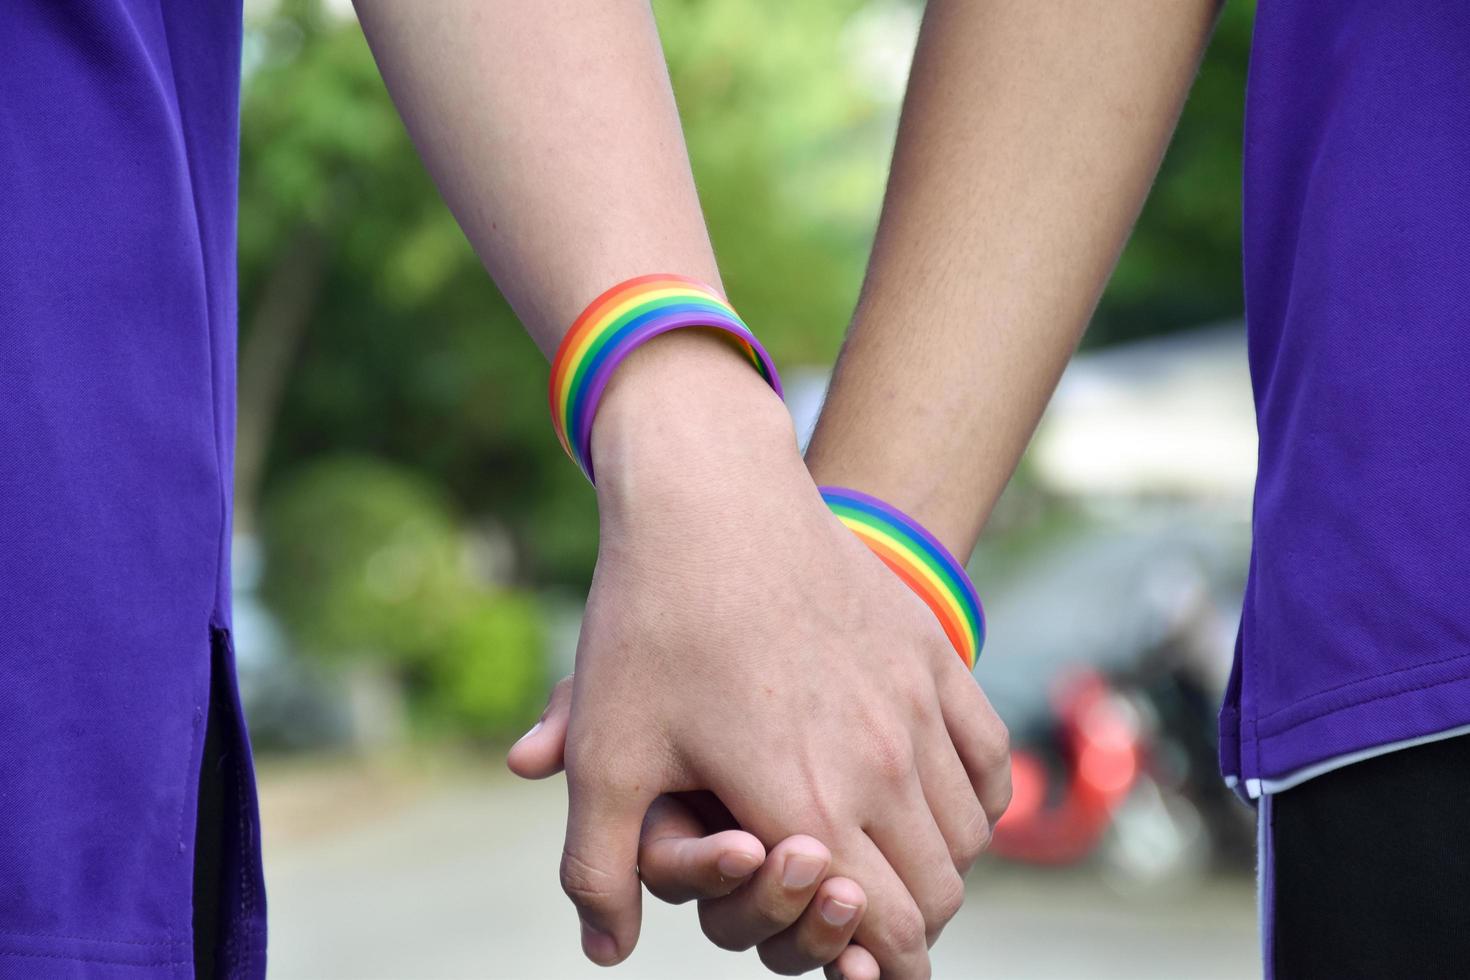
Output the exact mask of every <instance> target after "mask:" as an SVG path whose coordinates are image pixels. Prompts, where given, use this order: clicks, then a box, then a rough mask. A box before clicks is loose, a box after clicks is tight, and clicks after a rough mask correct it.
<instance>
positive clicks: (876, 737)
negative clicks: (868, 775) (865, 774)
mask: <svg viewBox="0 0 1470 980" xmlns="http://www.w3.org/2000/svg"><path fill="white" fill-rule="evenodd" d="M868 752H869V755H868V759H869V762H870V764H871V766H872V769H873V773H874V774H875V775H876V776H877V777H878V778H879V779H880V780H882V781H883V782H884V783H886V784H889V785H893V784H900V785H901V784H904V783H907V782H908V780H909V779H910V778H911V777H912V776H913V772H914V746H913V742H911V741H910V740H909V737H908V733H907V732H904V731H902V730H900V729H897V728H887V727H877V728H875V729H874V730H873V732H872V736H871V740H870V745H869V748H868Z"/></svg>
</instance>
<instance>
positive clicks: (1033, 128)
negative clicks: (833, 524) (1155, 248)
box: [807, 0, 1217, 555]
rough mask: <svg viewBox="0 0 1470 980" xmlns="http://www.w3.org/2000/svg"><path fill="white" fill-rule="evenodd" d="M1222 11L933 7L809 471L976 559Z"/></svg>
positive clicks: (1189, 0) (1208, 5)
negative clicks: (877, 500)
mask: <svg viewBox="0 0 1470 980" xmlns="http://www.w3.org/2000/svg"><path fill="white" fill-rule="evenodd" d="M1216 8H1217V3H1216V0H1129V2H1125V3H1107V4H1089V3H1000V2H992V3H975V2H971V0H931V2H930V3H929V6H928V10H927V12H926V14H925V19H924V26H923V30H922V32H921V35H920V38H919V47H918V51H917V54H916V55H915V59H914V67H913V74H912V77H911V79H910V82H909V91H908V97H907V100H906V102H905V104H904V113H903V121H902V124H901V126H900V129H899V138H898V146H897V150H896V152H895V154H894V158H893V170H892V174H891V176H890V178H889V185H888V195H887V199H886V200H885V202H884V207H883V217H882V220H881V221H880V223H879V226H878V236H877V241H876V242H875V244H874V248H873V257H872V262H871V264H870V266H869V270H868V278H867V281H866V284H865V286H864V289H863V295H862V299H861V302H860V303H859V305H858V310H857V313H856V315H855V317H854V320H853V325H852V329H851V331H850V333H849V335H848V339H847V343H846V346H845V347H844V349H843V352H842V357H841V358H840V360H839V362H838V369H837V374H836V378H835V379H834V382H833V385H832V390H831V393H830V394H829V396H828V399H827V404H826V407H825V409H824V411H823V413H822V417H821V421H820V422H819V423H818V426H817V429H816V432H815V433H814V435H813V438H812V442H811V447H810V450H809V451H808V454H807V462H808V465H809V466H810V468H811V471H812V474H813V476H814V477H815V478H816V481H817V482H818V483H835V484H840V485H844V486H851V487H856V488H859V489H861V490H865V491H867V492H869V493H872V494H875V495H877V496H879V497H882V498H884V499H885V500H888V501H890V502H891V503H893V504H894V505H895V506H897V507H899V508H900V509H902V510H904V511H906V512H907V513H909V514H912V515H913V516H914V517H915V518H917V519H918V520H919V521H921V522H922V523H923V524H924V525H925V526H926V527H928V528H929V529H930V530H931V531H932V532H933V533H934V534H935V536H937V537H938V538H939V539H940V540H942V541H943V542H944V543H945V544H946V545H947V546H948V547H949V548H950V549H951V550H952V551H953V552H954V553H955V554H957V555H968V554H969V553H970V552H971V550H973V548H974V544H975V539H976V538H977V537H978V536H979V533H980V528H981V526H982V525H983V524H984V522H985V518H986V516H987V515H988V514H989V513H990V509H991V507H992V506H993V505H994V504H995V500H996V498H997V497H998V496H999V495H1000V491H1001V489H1002V488H1003V487H1004V486H1005V484H1006V482H1007V481H1008V480H1009V479H1010V475H1011V472H1012V470H1013V469H1014V468H1015V465H1016V462H1017V460H1018V459H1019V458H1020V455H1021V452H1022V450H1024V449H1025V447H1026V443H1027V441H1028V440H1029V439H1030V437H1031V433H1032V431H1033V430H1034V428H1035V426H1036V423H1037V420H1038V419H1039V418H1040V415H1041V410H1042V409H1043V408H1044V407H1045V405H1046V401H1047V399H1048V398H1049V397H1050V396H1051V392H1052V389H1053V388H1054V387H1055V386H1056V382H1057V379H1058V377H1059V376H1060V375H1061V371H1062V368H1063V366H1064V365H1065V364H1066V361H1067V358H1068V357H1069V356H1070V354H1071V352H1072V350H1073V348H1074V347H1075V346H1076V343H1077V340H1078V338H1079V337H1080V336H1081V334H1082V331H1083V329H1084V328H1085V327H1086V325H1087V321H1088V318H1089V317H1090V316H1091V315H1092V311H1093V308H1094V307H1095V306H1096V304H1097V300H1098V297H1099V296H1100V294H1101V292H1102V288H1103V286H1104V285H1105V284H1106V282H1107V279H1108V276H1109V274H1110V273H1111V272H1112V268H1113V265H1114V264H1115V263H1116V261H1117V258H1118V254H1119V252H1120V251H1121V250H1122V247H1123V243H1124V242H1125V240H1126V238H1127V234H1128V231H1129V229H1130V228H1131V227H1132V225H1133V222H1134V220H1135V219H1136V218H1137V216H1138V211H1139V209H1140V208H1141V207H1142V204H1143V200H1144V197H1145V195H1146V194H1147V192H1148V188H1149V185H1150V182H1151V181H1152V180H1153V177H1154V174H1155V172H1156V171H1157V169H1158V166H1159V162H1160V160H1161V158H1162V156H1163V152H1164V148H1165V146H1166V144H1167V141H1168V138H1169V136H1170V134H1171V133H1172V132H1173V129H1174V125H1175V122H1176V121H1177V119H1178V115H1179V111H1180V109H1181V108H1182V106H1183V102H1184V97H1185V94H1186V92H1187V91H1188V88H1189V84H1190V82H1191V81H1192V80H1193V76H1194V72H1195V70H1196V68H1197V66H1198V63H1199V59H1200V57H1201V55H1202V53H1203V50H1204V46H1205V43H1206V41H1207V39H1208V36H1209V32H1210V29H1211V26H1212V25H1213V22H1214V15H1215V11H1216Z"/></svg>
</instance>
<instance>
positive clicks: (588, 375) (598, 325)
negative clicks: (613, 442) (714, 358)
mask: <svg viewBox="0 0 1470 980" xmlns="http://www.w3.org/2000/svg"><path fill="white" fill-rule="evenodd" d="M681 327H706V328H709V329H712V330H720V331H723V332H724V333H726V334H728V335H730V337H731V338H732V339H733V340H734V341H735V343H736V344H738V345H739V347H740V349H741V350H742V351H744V352H745V355H746V356H747V357H749V358H750V361H751V363H752V364H753V365H755V368H756V370H758V371H760V373H761V377H763V378H765V379H766V383H768V384H769V385H770V386H771V387H772V388H773V389H775V391H776V394H777V395H780V394H781V379H780V377H779V376H778V375H777V374H776V365H775V364H774V363H772V361H771V358H770V356H769V355H768V354H766V351H765V348H763V347H761V345H760V341H758V340H756V338H755V334H753V333H751V331H750V328H749V327H747V326H746V325H745V323H744V321H742V320H741V319H740V317H739V316H738V315H736V313H735V311H734V310H733V309H731V308H730V304H728V303H726V302H725V300H724V298H723V297H722V296H721V295H720V294H719V293H718V292H717V291H715V290H714V289H713V288H711V287H709V286H706V285H705V284H704V283H702V282H700V281H699V280H697V279H690V278H688V277H685V276H675V275H652V276H639V277H638V278H636V279H629V280H628V281H627V282H623V283H619V284H618V285H616V286H614V287H613V288H611V289H609V290H608V291H607V292H605V293H603V294H602V295H601V296H599V297H597V298H596V299H594V300H593V301H592V302H591V303H590V304H589V305H588V307H587V309H586V310H584V311H583V312H582V315H581V316H579V317H577V320H576V322H575V323H573V324H572V327H571V329H570V330H568V331H567V334H566V336H565V337H564V338H562V342H561V346H560V347H559V348H558V349H557V352H556V357H555V358H554V359H553V360H552V362H551V386H550V392H549V400H550V402H551V424H552V427H553V428H555V429H556V436H557V438H558V439H560V440H561V445H562V448H563V449H565V450H566V451H567V455H568V456H570V457H572V459H573V461H575V462H576V464H577V465H578V466H580V467H581V468H582V472H583V473H585V474H587V479H589V480H592V479H593V477H592V420H593V419H594V418H595V417H596V416H597V406H598V403H599V402H600V401H601V400H602V393H603V390H604V389H605V388H606V387H607V383H608V381H609V379H611V378H612V374H613V370H614V369H615V368H616V367H617V366H618V365H619V364H620V363H622V361H623V358H625V357H627V356H628V354H629V353H630V352H631V351H632V350H633V349H634V348H635V347H637V346H638V345H639V344H642V343H644V342H646V341H648V340H651V339H652V338H654V337H657V336H658V335H659V334H662V333H668V332H669V331H670V330H678V329H680V328H681ZM593 482H596V481H595V480H594V481H593Z"/></svg>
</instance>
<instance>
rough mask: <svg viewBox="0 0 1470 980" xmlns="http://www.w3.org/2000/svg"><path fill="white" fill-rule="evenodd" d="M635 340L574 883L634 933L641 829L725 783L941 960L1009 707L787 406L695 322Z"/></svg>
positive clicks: (748, 825)
mask: <svg viewBox="0 0 1470 980" xmlns="http://www.w3.org/2000/svg"><path fill="white" fill-rule="evenodd" d="M681 334H682V335H680V334H676V335H671V336H669V337H666V338H660V340H658V341H655V342H654V343H652V344H649V345H647V346H646V347H644V348H642V349H640V350H639V351H638V352H637V353H636V354H635V355H634V357H631V358H629V360H628V362H626V363H625V364H624V365H623V366H622V368H620V371H619V374H618V376H617V377H615V378H614V384H613V386H611V387H610V388H609V391H608V393H607V396H606V398H605V400H604V402H603V406H602V409H601V413H600V415H599V418H598V422H597V426H596V428H595V429H594V431H593V442H592V446H593V454H594V457H595V459H596V462H597V472H598V481H599V487H598V498H599V505H600V511H601V518H602V521H601V536H600V548H599V556H598V564H597V570H596V572H595V574H594V577H593V584H592V589H591V593H590V595H589V597H588V602H587V611H586V619H585V621H584V626H583V632H582V640H581V644H580V646H579V649H578V653H577V671H576V675H575V680H574V685H573V690H572V697H571V715H570V720H569V727H568V730H567V741H566V754H565V761H566V770H567V779H568V791H569V812H568V826H567V839H566V848H565V851H564V854H563V860H562V882H563V886H564V888H565V889H566V891H567V893H568V894H569V895H570V896H571V898H572V900H573V902H574V903H575V904H576V905H577V907H578V911H579V913H580V915H581V917H582V922H583V948H584V950H585V951H586V953H587V955H588V956H589V957H590V958H591V959H593V960H594V961H596V962H599V963H604V964H611V963H615V962H619V961H621V960H622V959H623V958H625V957H626V956H627V955H628V953H629V952H631V950H632V948H633V946H634V944H635V942H636V940H637V934H638V925H639V887H638V877H637V873H636V862H637V848H638V837H639V827H640V825H641V823H642V821H643V817H644V814H645V813H646V812H647V810H648V808H649V806H650V804H651V803H652V802H653V800H654V799H655V798H656V797H657V796H659V795H660V794H661V793H665V792H680V791H691V790H701V789H703V790H709V791H711V792H713V793H714V794H715V795H716V796H718V797H719V799H720V800H722V801H723V802H724V803H725V805H726V806H728V807H729V809H730V812H731V813H732V814H733V815H734V817H735V818H736V820H737V821H738V822H739V824H740V826H741V827H743V828H745V829H746V830H748V831H750V832H751V833H753V834H754V835H755V837H757V838H758V839H759V840H761V841H764V842H775V841H779V840H782V839H785V838H787V837H791V836H793V835H796V834H807V835H810V836H812V837H814V838H816V839H817V840H820V841H822V842H824V843H825V844H826V845H827V846H828V847H830V848H831V854H832V863H831V870H832V872H833V873H834V874H836V875H838V876H839V877H850V878H852V879H854V880H855V881H858V882H860V883H861V884H862V887H863V890H864V891H865V892H866V894H867V897H868V908H867V912H866V913H865V915H864V916H863V918H862V920H861V922H860V924H859V925H858V928H857V931H856V934H855V938H856V940H857V941H858V942H859V943H860V944H861V945H862V946H863V947H865V948H866V949H867V950H868V951H869V952H871V953H872V954H873V956H874V958H875V959H876V960H877V962H878V964H879V966H880V967H881V968H882V970H883V973H884V976H885V977H892V978H898V980H902V978H906V977H924V976H928V974H929V962H928V951H927V941H932V940H933V939H934V938H935V937H936V936H937V935H938V933H939V930H940V929H941V928H942V927H943V925H944V923H946V922H947V921H948V920H949V919H950V917H952V916H953V915H954V913H955V911H956V910H957V909H958V907H959V904H960V902H961V900H962V898H963V894H964V890H963V882H962V880H961V878H960V872H961V871H963V870H964V869H966V868H968V866H969V864H970V863H971V862H972V861H973V860H974V858H975V856H976V855H977V854H978V853H979V852H980V850H981V849H982V848H983V847H984V845H985V843H986V842H987V840H988V837H989V827H990V823H991V822H992V820H993V819H994V818H995V817H996V816H998V815H999V813H1000V811H1001V810H1002V809H1003V807H1004V805H1005V802H1006V800H1007V798H1008V796H1009V769H1008V760H1007V754H1006V736H1005V730H1004V727H1003V726H1002V725H1001V724H1000V722H999V720H998V719H997V718H996V716H995V714H994V712H993V711H992V710H991V709H990V707H989V704H988V703H987V702H986V700H985V698H984V696H983V695H982V694H981V693H980V690H979V688H978V687H977V686H976V685H975V683H974V681H973V680H972V679H971V677H970V676H969V674H968V672H967V671H965V669H964V667H963V665H962V664H961V663H960V661H959V659H958V658H957V657H955V655H954V653H953V651H952V650H951V649H950V647H949V644H948V642H947V641H946V639H945V637H944V634H943V632H942V631H941V630H940V629H939V627H938V626H937V624H936V623H935V622H934V621H933V619H932V617H931V616H930V614H929V611H928V609H927V608H926V607H925V606H924V605H923V603H922V602H921V601H920V600H919V599H918V598H917V597H915V596H914V595H913V594H912V593H910V592H909V591H908V589H906V588H905V587H904V586H903V585H902V583H900V582H899V581H898V580H897V579H896V578H894V577H893V575H892V574H891V573H889V571H888V570H887V569H886V568H885V567H884V566H883V565H882V563H881V562H879V561H878V560H877V559H876V558H874V557H873V556H872V554H870V553H869V552H868V550H867V549H866V548H865V547H863V545H862V544H861V543H859V542H858V541H857V540H856V539H855V538H854V537H853V536H852V535H851V534H849V533H848V532H847V531H846V530H845V529H844V528H843V527H842V526H841V525H840V524H839V523H838V522H837V521H836V520H835V519H834V518H833V517H832V516H831V514H830V513H829V512H828V511H827V509H826V507H825V506H824V505H823V504H822V502H821V498H820V497H819V495H818V494H817V492H816V489H815V487H814V486H813V485H812V483H811V480H810V478H809V477H808V476H807V473H806V470H805V467H804V466H803V464H802V462H801V458H800V456H799V455H798V453H797V451H796V445H795V439H794V434H793V432H792V431H791V425H790V420H789V417H788V416H787V415H786V413H785V411H784V409H783V408H782V407H781V406H780V405H779V404H778V403H776V402H775V400H774V399H772V398H771V397H770V395H769V392H767V391H765V390H764V389H763V387H761V382H760V381H759V379H758V378H757V377H756V376H755V375H754V373H753V372H751V371H750V370H749V368H748V367H747V366H746V365H743V364H741V363H740V361H739V359H738V358H736V357H734V356H733V355H732V354H730V353H729V352H728V351H727V350H726V349H725V347H724V345H723V344H722V343H721V342H719V341H716V340H714V339H712V338H709V337H704V336H701V335H699V334H698V333H695V332H691V331H684V332H681Z"/></svg>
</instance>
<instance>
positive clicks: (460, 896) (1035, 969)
mask: <svg viewBox="0 0 1470 980" xmlns="http://www.w3.org/2000/svg"><path fill="white" fill-rule="evenodd" d="M262 795H263V806H264V824H265V836H266V846H267V849H268V850H267V861H266V878H267V883H268V887H269V891H270V905H271V923H270V928H271V947H272V950H271V962H272V967H271V976H272V977H273V978H274V980H335V978H350V980H368V978H374V980H377V978H382V980H400V978H402V980H408V978H434V980H438V978H443V980H449V978H455V980H459V978H504V980H531V978H582V977H586V978H592V977H599V978H616V977H618V976H621V977H625V978H629V980H632V978H639V980H643V978H646V980H662V978H681V980H683V978H696V977H697V978H709V980H725V978H731V980H733V978H756V977H762V976H765V974H763V972H762V971H761V969H760V964H759V962H758V961H757V960H756V958H755V956H754V954H753V953H752V954H747V955H736V954H732V953H726V952H723V951H721V950H718V949H715V948H714V947H712V946H709V945H708V944H706V943H705V942H704V941H703V939H702V937H701V936H700V935H699V933H698V930H697V928H696V924H695V920H694V912H693V909H692V908H688V907H683V908H669V907H666V906H662V905H660V904H658V903H650V904H647V905H645V908H646V910H647V916H646V921H645V925H644V931H643V939H642V941H641V942H640V944H639V947H638V950H637V951H636V952H635V953H634V955H633V957H632V958H631V959H630V960H629V961H628V962H627V963H626V964H624V965H623V966H621V967H619V968H618V969H616V970H615V971H612V972H609V971H605V970H601V969H598V968H596V967H593V966H591V965H589V964H587V963H586V962H585V961H584V960H582V958H581V956H580V953H579V952H578V950H577V929H576V919H575V916H574V915H573V913H572V911H571V908H570V906H569V905H568V904H567V902H566V900H565V899H564V898H563V897H562V895H561V893H560V891H559V889H558V887H557V883H556V863H557V857H558V854H559V847H560V839H561V830H562V816H563V807H564V805H565V804H564V793H563V789H562V784H561V782H560V781H559V780H552V781H549V782H546V783H539V784H525V783H520V782H518V781H516V780H514V779H513V778H511V777H509V776H508V775H504V774H502V773H500V772H497V771H493V770H490V771H466V770H463V769H455V770H451V771H449V772H446V773H440V774H437V775H432V776H428V775H425V776H420V777H405V776H404V775H403V773H402V769H401V768H395V769H393V770H391V771H390V770H384V769H377V770H368V769H363V768H360V767H345V766H340V765H338V766H320V765H312V766H310V767H300V766H297V767H293V768H290V769H285V770H282V769H273V768H271V767H267V770H266V772H265V774H264V776H263V779H262ZM971 878H972V884H971V894H970V900H969V901H968V902H967V903H966V906H965V909H964V910H963V911H962V912H961V913H960V916H959V917H958V918H957V919H956V920H955V921H954V922H953V923H951V924H950V926H949V928H948V929H947V930H946V931H945V934H944V937H943V939H942V940H941V942H940V944H939V946H938V947H937V948H936V950H935V975H936V976H937V977H940V978H972V977H973V978H1000V980H1032V978H1057V980H1085V978H1128V980H1147V978H1160V980H1163V978H1167V980H1209V978H1227V977H1228V978H1237V977H1238V978H1245V977H1250V976H1253V975H1257V974H1258V969H1257V966H1256V960H1255V953H1254V950H1255V943H1256V940H1255V922H1254V915H1255V913H1254V910H1253V905H1252V902H1253V898H1252V894H1251V885H1250V882H1249V881H1244V880H1233V879H1227V880H1212V881H1210V882H1208V883H1206V884H1204V885H1202V886H1201V887H1200V888H1199V889H1198V890H1195V891H1191V892H1190V893H1188V894H1186V895H1174V896H1170V897H1167V898H1164V897H1156V898H1153V899H1123V898H1120V897H1119V896H1117V895H1115V894H1114V893H1112V892H1111V891H1109V890H1108V889H1106V888H1105V887H1104V886H1103V885H1102V884H1101V883H1099V882H1098V881H1097V880H1096V879H1095V878H1094V877H1092V876H1091V875H1088V874H1086V873H1073V872H1066V873H1059V874H1040V873H1037V872H1034V871H1029V870H1025V869H1017V868H1011V867H1004V866H1001V865H998V864H997V865H991V866H989V867H983V868H981V869H979V870H977V872H976V873H975V874H974V875H972V876H971Z"/></svg>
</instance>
